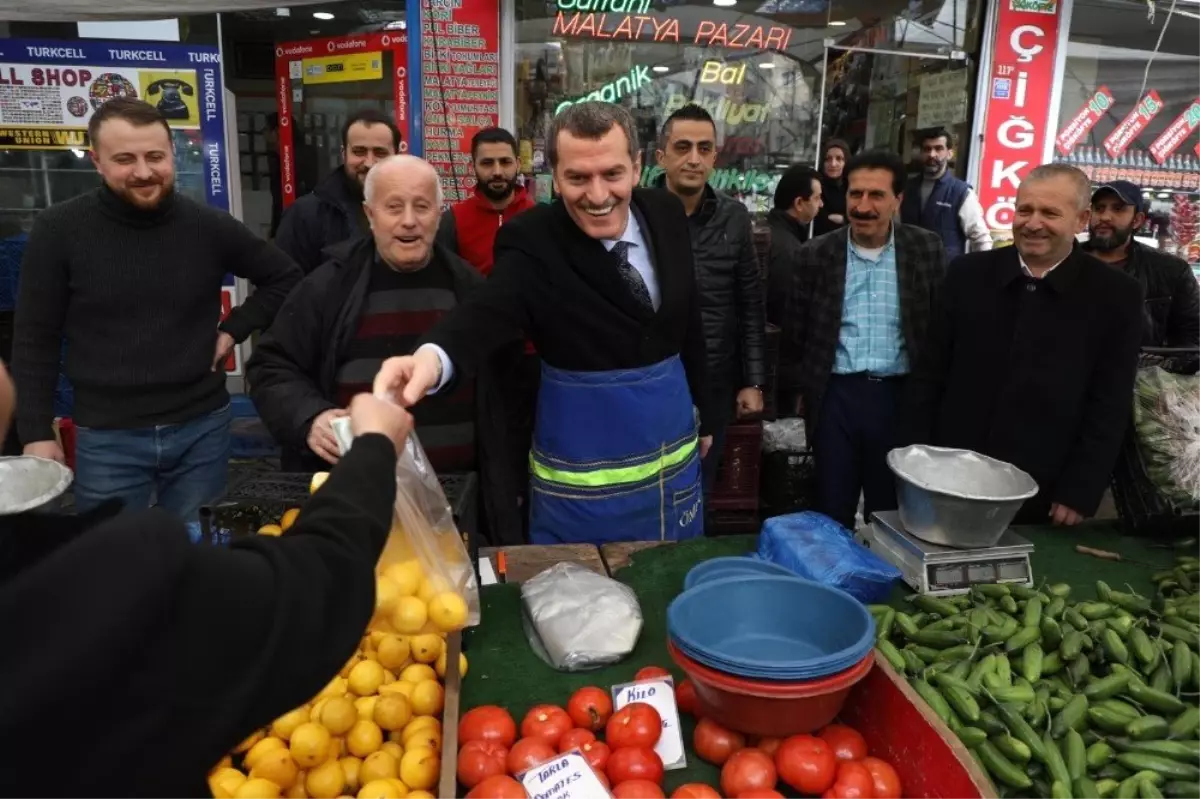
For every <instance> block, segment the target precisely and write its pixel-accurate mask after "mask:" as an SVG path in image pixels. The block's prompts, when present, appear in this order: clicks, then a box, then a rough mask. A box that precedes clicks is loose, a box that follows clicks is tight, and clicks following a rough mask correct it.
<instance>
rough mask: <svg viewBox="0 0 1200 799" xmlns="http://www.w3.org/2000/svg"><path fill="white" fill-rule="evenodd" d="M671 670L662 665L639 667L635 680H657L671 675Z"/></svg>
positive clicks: (634, 676)
mask: <svg viewBox="0 0 1200 799" xmlns="http://www.w3.org/2000/svg"><path fill="white" fill-rule="evenodd" d="M670 676H671V672H669V671H667V670H666V669H664V668H663V667H662V666H646V667H644V668H641V669H638V673H637V674H635V675H633V679H634V681H635V682H636V681H638V680H657V679H660V678H662V677H670Z"/></svg>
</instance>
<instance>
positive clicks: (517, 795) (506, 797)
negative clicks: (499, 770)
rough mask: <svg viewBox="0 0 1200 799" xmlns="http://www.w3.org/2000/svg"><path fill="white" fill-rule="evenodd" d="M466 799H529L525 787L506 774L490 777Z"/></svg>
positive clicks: (471, 791)
mask: <svg viewBox="0 0 1200 799" xmlns="http://www.w3.org/2000/svg"><path fill="white" fill-rule="evenodd" d="M466 799H528V794H526V793H525V786H523V785H521V783H519V782H517V781H516V780H514V779H513V778H512V777H509V776H507V775H505V774H500V775H498V776H495V777H488V778H487V779H486V780H484V781H483V782H481V783H479V784H478V785H476V786H475V787H474V788H472V789H471V790H470V791H469V792H468V793H467V797H466Z"/></svg>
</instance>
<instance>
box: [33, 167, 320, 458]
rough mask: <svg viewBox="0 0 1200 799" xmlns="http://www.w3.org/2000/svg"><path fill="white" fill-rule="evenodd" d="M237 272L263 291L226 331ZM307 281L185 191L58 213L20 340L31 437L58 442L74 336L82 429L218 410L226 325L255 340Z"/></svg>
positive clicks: (40, 227)
mask: <svg viewBox="0 0 1200 799" xmlns="http://www.w3.org/2000/svg"><path fill="white" fill-rule="evenodd" d="M228 273H232V274H234V275H237V276H238V277H243V278H246V279H248V280H250V281H251V283H253V285H254V287H255V289H256V291H255V292H254V294H253V295H252V296H250V297H249V298H248V299H247V300H246V301H245V302H244V303H242V304H241V306H240V307H238V308H235V309H234V310H233V312H232V313H231V314H230V315H229V316H228V317H226V319H225V320H224V321H223V322H221V321H220V318H221V285H222V281H223V279H224V276H225V275H226V274H228ZM299 280H300V270H299V268H298V267H297V266H296V265H295V264H294V263H293V262H292V261H291V259H290V258H288V256H286V255H284V253H283V252H281V251H280V250H279V249H277V248H276V247H275V246H274V245H272V244H270V243H268V242H267V241H264V240H263V239H260V238H258V237H257V236H255V235H254V234H253V233H251V232H250V231H249V230H248V229H247V228H246V227H245V226H244V225H242V224H241V223H240V222H238V221H237V220H236V219H234V218H233V217H231V216H230V215H229V214H226V213H224V212H222V211H219V210H217V209H214V208H210V207H208V206H205V205H201V204H199V203H197V202H194V201H193V200H190V199H188V198H187V197H183V196H181V195H178V194H173V195H169V196H168V197H167V198H166V199H165V200H164V201H163V202H162V204H160V205H159V207H158V208H156V209H154V210H152V211H145V210H141V209H138V208H136V207H134V206H132V205H130V204H129V203H127V202H125V201H124V200H122V199H121V198H120V197H118V196H117V195H116V194H114V193H113V192H112V191H111V190H109V189H108V188H107V187H101V188H99V189H96V190H94V191H91V192H88V193H86V194H83V195H80V196H79V197H75V198H74V199H71V200H67V201H66V202H63V203H60V204H58V205H55V206H53V207H51V208H48V209H47V210H45V211H43V212H42V213H41V214H40V215H39V216H38V217H37V221H36V222H35V224H34V226H33V230H32V232H31V233H30V234H29V242H28V245H27V247H26V250H25V257H24V260H23V261H22V263H21V285H20V290H19V294H18V298H17V309H16V320H15V325H14V331H13V364H12V373H13V378H14V380H15V382H16V386H17V398H18V399H17V403H18V404H17V423H18V432H19V433H20V436H21V440H22V441H23V442H24V443H26V444H28V443H30V442H34V441H45V440H48V439H51V438H53V432H52V430H51V422H52V421H53V416H54V407H53V405H54V402H53V400H54V387H55V384H56V381H57V376H58V371H59V354H60V348H61V345H62V342H63V341H64V339H65V341H66V345H67V354H66V362H65V365H64V373H65V374H66V376H67V378H68V379H69V380H70V381H71V385H72V387H73V388H74V391H75V410H74V420H75V422H76V423H77V424H79V425H82V426H85V427H98V428H107V429H129V428H138V427H148V426H152V425H161V424H173V423H179V422H186V421H189V420H191V419H194V418H196V417H197V416H200V415H202V414H204V413H208V412H211V411H213V410H216V409H217V408H219V407H221V405H223V404H224V403H226V402H228V401H229V397H228V394H227V393H226V390H225V375H224V373H223V372H222V371H220V370H217V371H213V369H212V361H213V355H214V353H215V349H216V340H217V331H218V328H219V329H220V330H223V331H224V332H226V333H228V334H229V335H230V336H232V337H233V338H234V340H235V341H238V342H241V341H244V340H245V339H246V338H247V337H248V336H249V335H250V334H251V333H252V332H254V331H255V330H261V329H263V328H265V327H267V325H269V324H270V323H271V320H272V319H273V318H274V317H275V312H276V311H278V310H279V306H280V305H282V304H283V301H284V299H285V298H286V297H287V295H288V292H289V291H291V289H292V287H293V286H294V285H295V284H296V283H297V282H298V281H299ZM218 323H219V324H218Z"/></svg>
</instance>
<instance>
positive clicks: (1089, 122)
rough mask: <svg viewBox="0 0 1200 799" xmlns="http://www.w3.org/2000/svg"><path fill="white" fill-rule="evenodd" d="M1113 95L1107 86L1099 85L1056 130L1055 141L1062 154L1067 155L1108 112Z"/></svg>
mask: <svg viewBox="0 0 1200 799" xmlns="http://www.w3.org/2000/svg"><path fill="white" fill-rule="evenodd" d="M1112 104H1113V96H1112V92H1110V91H1109V90H1108V87H1107V86H1101V87H1100V88H1099V89H1096V91H1095V93H1094V94H1093V95H1092V96H1091V98H1090V99H1089V100H1088V101H1087V102H1086V103H1084V104H1083V107H1082V108H1080V109H1079V110H1078V111H1076V112H1075V115H1074V116H1073V117H1071V120H1070V121H1069V122H1067V124H1066V125H1064V126H1063V129H1062V130H1060V131H1059V132H1058V138H1057V139H1055V143H1056V144H1057V145H1058V151H1059V152H1060V153H1062V154H1063V155H1068V154H1070V152H1071V151H1072V150H1074V149H1075V145H1077V144H1079V142H1080V141H1082V140H1083V137H1084V136H1086V135H1087V134H1088V131H1089V130H1091V129H1092V126H1094V125H1095V124H1096V123H1097V122H1099V121H1100V118H1101V117H1102V116H1104V115H1105V114H1107V113H1108V109H1110V108H1112Z"/></svg>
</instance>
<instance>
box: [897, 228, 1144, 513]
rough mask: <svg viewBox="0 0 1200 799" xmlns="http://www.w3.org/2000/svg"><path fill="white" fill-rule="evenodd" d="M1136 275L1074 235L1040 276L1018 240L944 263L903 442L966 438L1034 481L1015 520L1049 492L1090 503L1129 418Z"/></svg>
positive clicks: (1078, 507) (1070, 503) (1088, 508)
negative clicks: (1021, 254) (1029, 267)
mask: <svg viewBox="0 0 1200 799" xmlns="http://www.w3.org/2000/svg"><path fill="white" fill-rule="evenodd" d="M1141 305H1142V298H1141V290H1140V289H1139V287H1138V285H1137V281H1135V280H1133V279H1132V278H1130V277H1129V276H1127V275H1124V274H1121V272H1119V271H1117V270H1115V269H1112V268H1110V267H1108V266H1106V265H1105V264H1103V263H1101V262H1100V261H1097V260H1096V259H1094V258H1092V257H1090V256H1089V255H1087V254H1086V253H1084V252H1083V251H1082V250H1081V249H1080V248H1079V247H1078V246H1077V247H1076V248H1075V250H1074V252H1072V254H1071V255H1070V256H1069V257H1068V258H1067V260H1065V261H1063V262H1062V264H1060V265H1059V266H1058V267H1057V268H1055V269H1054V270H1053V271H1051V272H1050V273H1049V274H1047V275H1046V276H1045V277H1044V278H1042V279H1040V280H1038V279H1035V278H1032V277H1028V276H1027V275H1025V274H1024V272H1023V271H1022V269H1021V265H1020V261H1019V260H1018V255H1017V250H1016V248H1015V247H1002V248H1000V249H996V250H991V251H989V252H979V253H971V254H969V255H964V256H962V257H960V258H957V259H955V261H954V262H953V263H952V264H951V265H950V269H949V274H948V275H947V278H946V282H945V287H944V289H943V290H942V292H941V293H940V296H939V303H938V310H937V313H936V314H935V316H934V320H933V322H932V323H931V325H930V329H929V338H928V340H927V342H926V345H925V347H924V350H923V352H922V357H921V360H920V362H919V363H918V365H917V367H916V369H915V370H914V372H913V374H912V375H911V376H910V377H909V384H908V387H907V389H908V397H907V401H906V411H905V414H904V417H905V420H906V422H905V425H904V427H905V430H906V438H907V439H908V440H909V441H911V442H918V443H928V444H933V445H937V446H946V447H957V448H962V449H969V450H974V451H975V452H981V453H983V454H985V455H990V456H991V457H993V458H997V459H999V460H1002V461H1006V462H1008V463H1011V464H1014V465H1015V466H1017V467H1019V468H1021V469H1023V470H1025V471H1026V472H1028V473H1029V474H1030V475H1032V476H1033V479H1034V480H1036V481H1037V483H1038V485H1039V486H1040V487H1041V492H1040V493H1039V494H1038V496H1037V497H1036V498H1035V499H1034V500H1030V501H1029V502H1026V503H1025V507H1024V509H1023V510H1022V514H1021V519H1022V520H1023V521H1026V520H1028V521H1033V520H1037V521H1043V522H1044V521H1045V518H1046V515H1047V513H1048V512H1049V506H1050V504H1051V503H1054V502H1057V503H1060V504H1062V505H1066V506H1067V507H1069V508H1071V509H1072V510H1075V511H1076V512H1078V513H1081V514H1083V515H1085V516H1090V515H1092V514H1093V513H1095V511H1096V508H1097V506H1098V505H1099V504H1100V498H1101V496H1102V495H1103V494H1104V490H1105V488H1106V487H1107V486H1108V483H1109V476H1110V475H1111V473H1112V467H1113V464H1114V463H1115V462H1116V459H1117V453H1118V451H1119V449H1120V445H1121V438H1122V436H1123V435H1124V433H1125V428H1126V425H1127V424H1128V423H1129V418H1130V413H1131V408H1132V402H1133V381H1134V375H1135V372H1136V369H1137V354H1138V349H1139V345H1140V343H1141V337H1142V310H1141Z"/></svg>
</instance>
